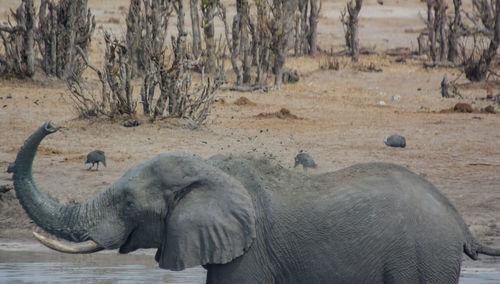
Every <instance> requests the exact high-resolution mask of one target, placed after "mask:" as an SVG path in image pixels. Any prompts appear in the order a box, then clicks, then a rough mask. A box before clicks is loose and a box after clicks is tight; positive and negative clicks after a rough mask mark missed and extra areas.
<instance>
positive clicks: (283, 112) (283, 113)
mask: <svg viewBox="0 0 500 284" xmlns="http://www.w3.org/2000/svg"><path fill="white" fill-rule="evenodd" d="M256 117H257V118H279V119H302V118H299V117H298V116H296V115H295V114H292V113H291V112H290V110H289V109H287V108H281V109H280V110H279V111H277V112H266V113H264V112H261V113H259V114H258V115H256Z"/></svg>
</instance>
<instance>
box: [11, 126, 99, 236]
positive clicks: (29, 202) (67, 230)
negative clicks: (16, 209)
mask: <svg viewBox="0 0 500 284" xmlns="http://www.w3.org/2000/svg"><path fill="white" fill-rule="evenodd" d="M59 128H60V127H55V126H54V125H53V124H52V123H50V122H46V123H45V124H44V125H42V126H41V127H40V128H39V129H38V130H37V131H35V133H33V135H31V136H30V137H29V138H28V139H27V140H26V142H25V143H24V146H23V147H22V148H21V150H20V151H19V153H18V154H17V159H16V162H15V168H14V188H15V190H16V195H17V198H18V199H19V202H20V203H21V205H22V206H23V208H24V210H25V211H26V212H27V214H28V215H29V217H30V218H31V219H33V220H34V221H35V223H36V224H37V225H38V226H40V227H42V228H43V229H44V230H46V231H47V232H49V233H51V234H54V235H56V236H58V237H61V238H64V239H66V240H69V241H74V242H82V241H86V240H89V236H88V233H87V232H88V227H89V226H90V225H91V223H94V222H95V220H92V219H93V218H91V216H88V210H87V208H88V207H89V205H90V204H88V203H87V204H83V205H76V206H64V205H61V204H59V203H57V202H55V201H53V200H51V199H50V198H48V197H47V196H46V195H45V194H43V193H41V192H40V190H39V189H38V187H37V185H36V183H35V181H34V180H33V176H32V165H33V159H34V157H35V154H36V151H37V148H38V145H39V144H40V142H41V141H42V139H43V138H44V137H45V136H47V135H49V134H52V133H54V132H56V131H57V130H58V129H59Z"/></svg>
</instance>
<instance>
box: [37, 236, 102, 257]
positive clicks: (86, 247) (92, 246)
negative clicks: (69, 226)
mask: <svg viewBox="0 0 500 284" xmlns="http://www.w3.org/2000/svg"><path fill="white" fill-rule="evenodd" d="M33 236H34V237H35V238H36V239H37V240H38V241H40V242H41V243H42V244H43V245H45V246H46V247H48V248H51V249H53V250H56V251H59V252H64V253H93V252H97V251H100V250H103V249H104V248H103V247H102V246H100V245H99V244H98V243H96V242H94V241H92V240H89V241H86V242H81V243H75V244H71V245H69V244H64V243H62V242H60V241H57V240H51V239H48V238H46V237H44V236H42V235H40V234H38V233H37V232H33Z"/></svg>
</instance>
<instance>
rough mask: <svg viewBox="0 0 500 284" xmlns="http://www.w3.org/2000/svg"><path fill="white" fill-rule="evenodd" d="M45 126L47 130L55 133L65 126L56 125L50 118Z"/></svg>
mask: <svg viewBox="0 0 500 284" xmlns="http://www.w3.org/2000/svg"><path fill="white" fill-rule="evenodd" d="M44 128H45V130H46V131H47V132H50V133H54V132H56V131H57V130H59V129H61V128H63V127H62V126H55V125H54V124H52V121H50V120H48V121H47V122H45V125H44Z"/></svg>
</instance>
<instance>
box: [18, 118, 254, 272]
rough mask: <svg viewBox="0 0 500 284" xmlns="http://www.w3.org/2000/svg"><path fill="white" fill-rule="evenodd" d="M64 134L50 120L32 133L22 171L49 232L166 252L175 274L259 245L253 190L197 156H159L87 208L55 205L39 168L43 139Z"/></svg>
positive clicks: (24, 199)
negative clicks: (36, 173)
mask: <svg viewBox="0 0 500 284" xmlns="http://www.w3.org/2000/svg"><path fill="white" fill-rule="evenodd" d="M57 129H58V128H56V127H54V126H53V125H52V124H51V123H50V122H47V123H45V124H44V125H43V126H42V127H40V128H39V129H38V130H37V131H36V132H35V133H34V134H33V135H32V136H30V137H29V138H28V140H27V141H26V142H25V144H24V146H23V147H22V149H21V150H20V151H19V153H18V155H17V160H16V164H15V165H16V170H15V171H14V186H15V189H16V193H17V196H18V198H19V201H20V202H21V204H22V206H23V208H24V209H25V210H26V212H27V213H28V215H29V216H30V217H31V218H32V219H33V220H34V221H35V222H36V223H37V224H38V225H39V226H40V227H42V228H43V229H44V230H46V231H47V232H49V233H51V234H53V235H55V236H58V237H61V238H64V239H67V240H70V241H73V242H85V241H93V242H95V243H96V244H97V246H98V247H102V248H105V249H116V248H119V251H120V253H128V252H131V251H134V250H136V249H138V248H158V252H157V254H156V260H157V261H158V262H159V264H160V267H162V268H167V269H171V270H182V269H184V268H186V267H191V266H196V265H205V264H223V263H227V262H230V261H231V260H232V259H234V258H236V257H238V256H240V255H242V254H243V253H244V252H245V251H246V250H247V249H248V248H249V247H250V245H251V244H252V240H253V239H254V238H255V212H254V207H253V204H252V199H251V197H250V196H249V194H248V192H247V190H246V189H245V188H244V187H243V186H242V185H241V184H240V183H239V182H238V181H237V180H236V179H234V178H232V177H230V176H229V175H227V174H225V173H224V172H223V171H221V170H219V169H217V168H215V167H213V166H210V165H209V164H207V163H206V162H204V161H203V159H201V158H199V157H196V156H194V155H189V154H184V153H169V154H162V155H159V156H157V157H155V158H153V159H151V160H148V161H146V162H144V163H142V164H139V165H137V166H135V167H133V168H132V169H130V170H129V171H128V172H127V173H126V174H125V175H124V176H123V177H122V178H120V179H119V180H118V181H117V182H115V183H114V184H113V185H111V186H110V187H109V189H107V190H106V191H105V192H103V193H102V194H100V195H99V196H97V197H96V198H95V199H93V200H90V201H88V202H86V203H84V204H79V205H75V206H65V205H61V204H59V203H57V202H54V201H52V200H51V199H49V198H48V197H47V196H46V195H44V194H43V193H41V192H40V191H39V190H38V188H37V186H36V184H35V182H34V180H33V177H32V174H31V168H32V163H33V158H34V156H35V153H36V150H37V148H38V145H39V144H40V142H41V140H42V139H43V138H44V137H45V136H46V135H48V134H51V133H54V132H56V131H57ZM52 247H53V246H52ZM98 247H94V248H93V249H91V250H90V251H95V250H97V249H98ZM73 252H80V250H79V249H74V251H73Z"/></svg>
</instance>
